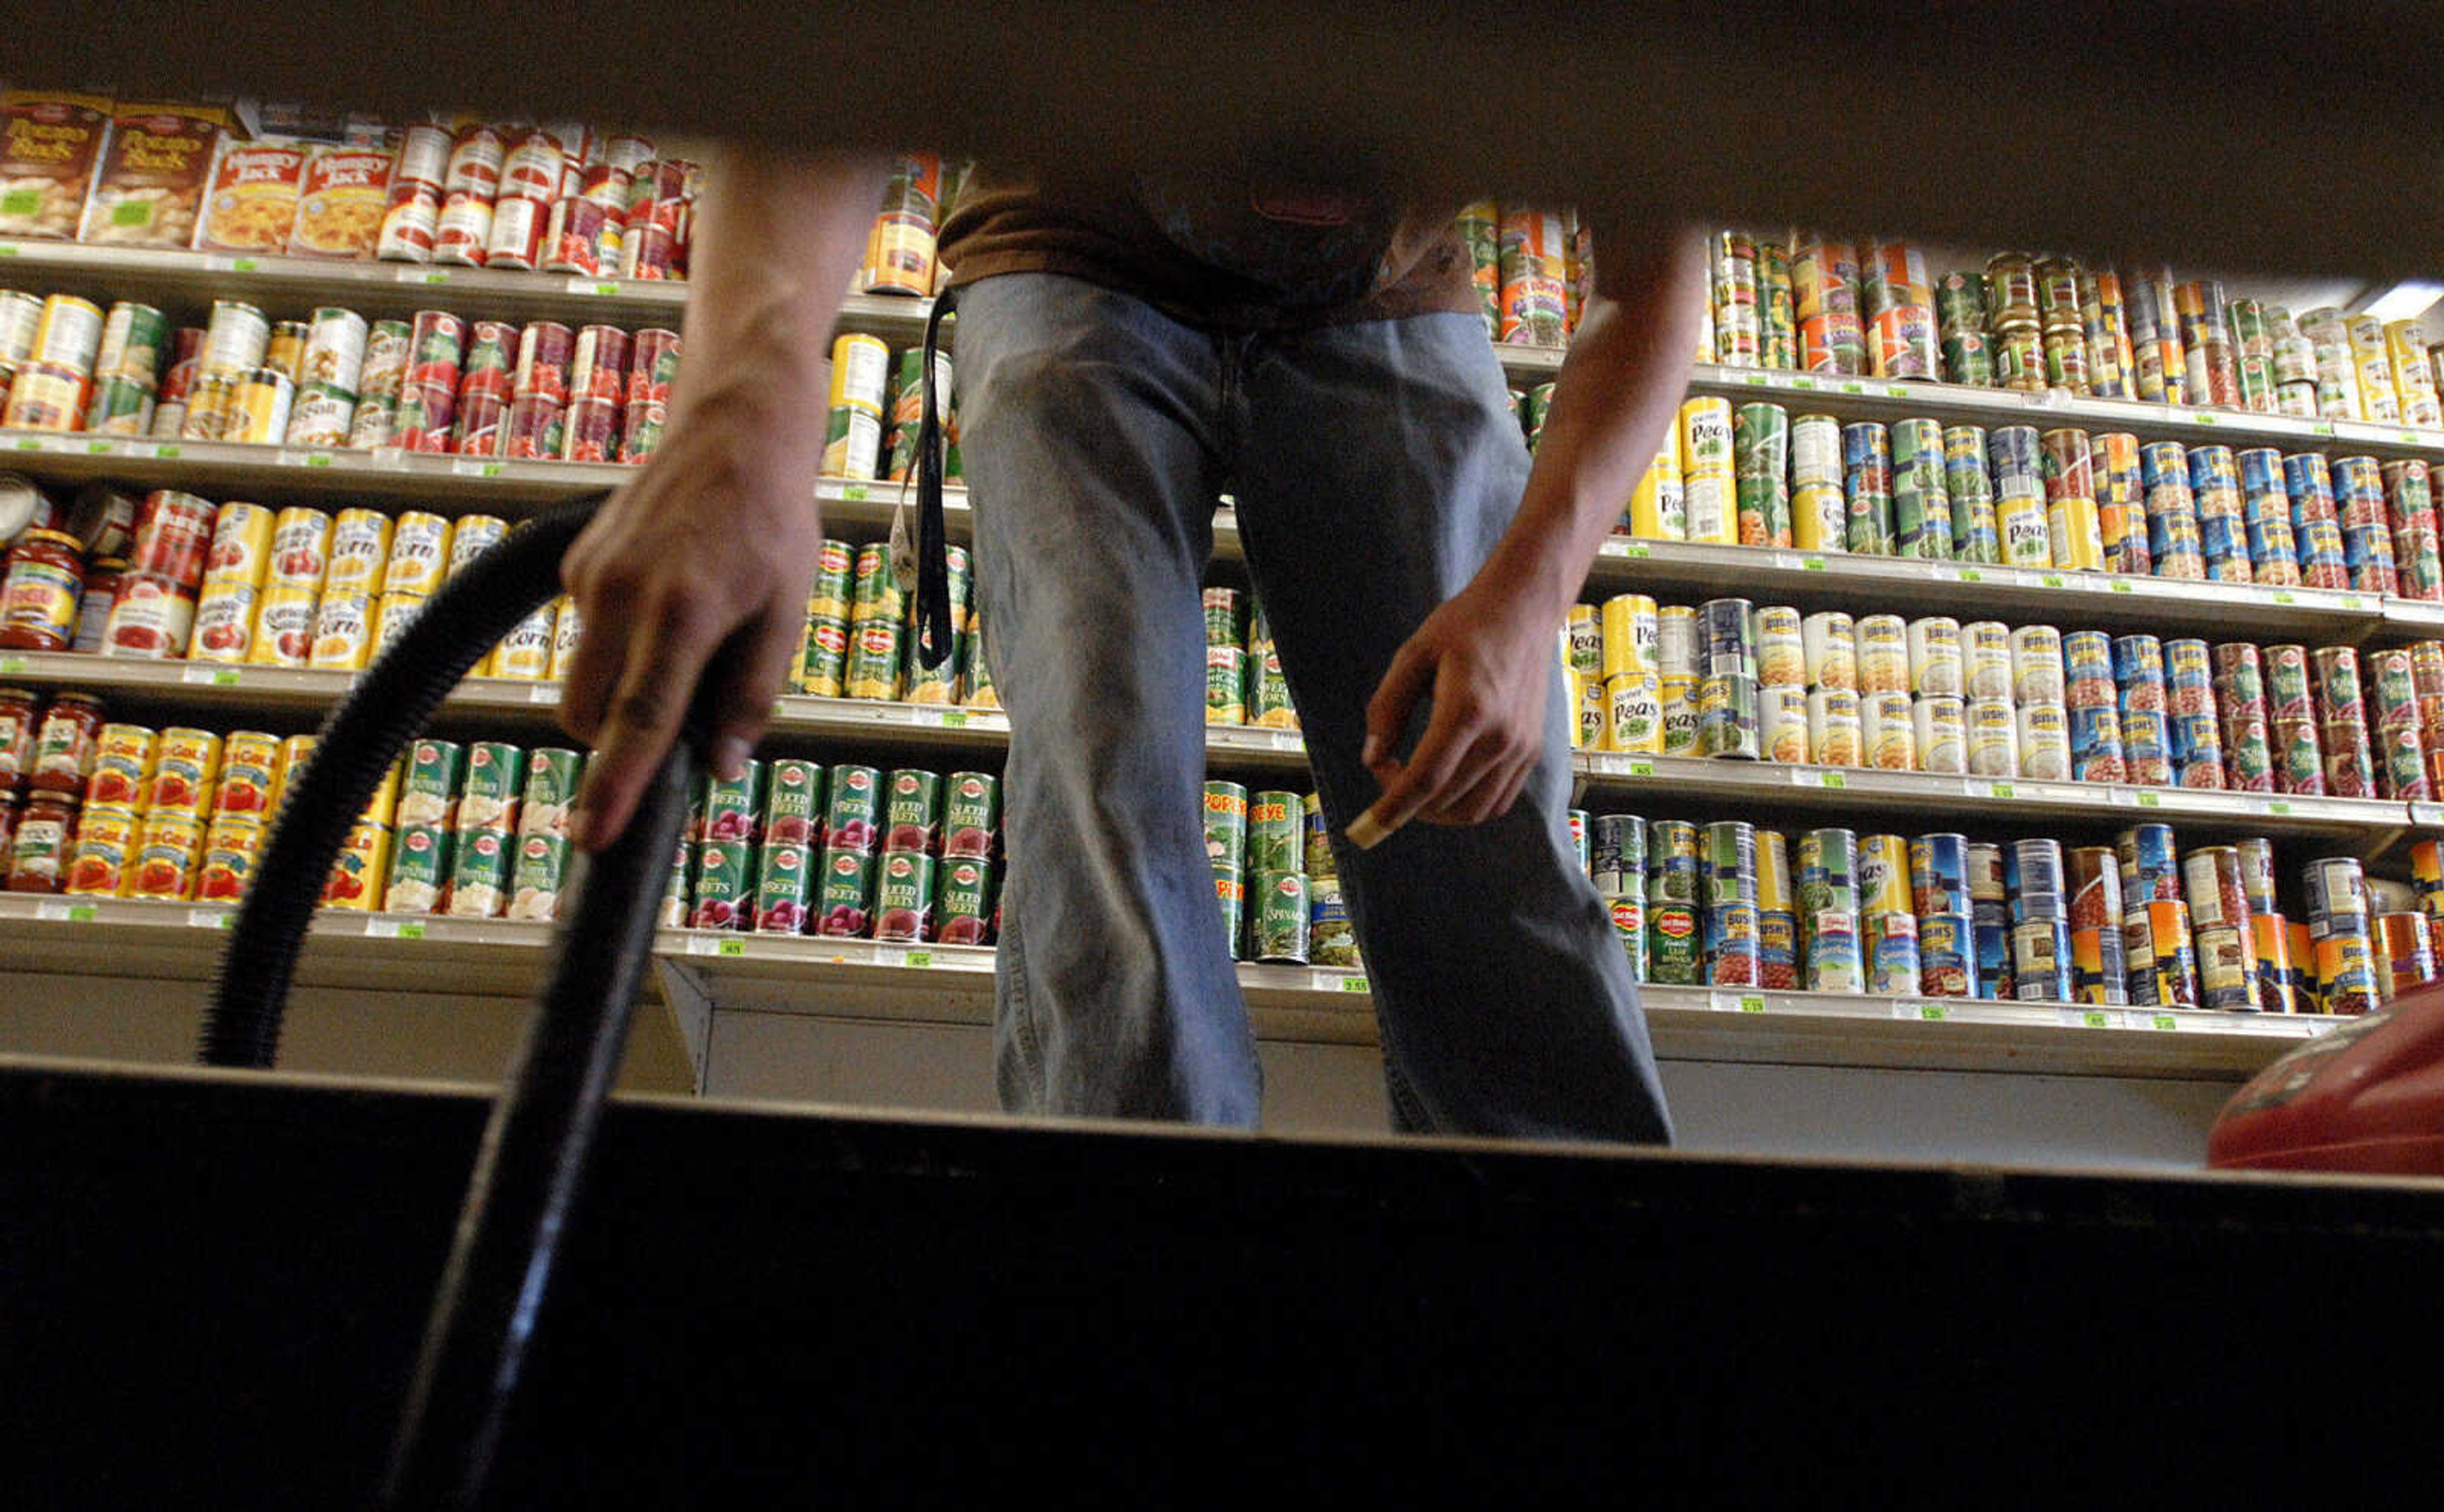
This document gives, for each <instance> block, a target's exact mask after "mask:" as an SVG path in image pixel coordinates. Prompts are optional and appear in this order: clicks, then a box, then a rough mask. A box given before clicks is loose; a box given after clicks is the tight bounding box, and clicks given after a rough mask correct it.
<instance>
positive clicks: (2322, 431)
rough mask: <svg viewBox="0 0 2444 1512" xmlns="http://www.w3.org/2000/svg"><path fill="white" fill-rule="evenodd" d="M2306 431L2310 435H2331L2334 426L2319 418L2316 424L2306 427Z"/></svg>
mask: <svg viewBox="0 0 2444 1512" xmlns="http://www.w3.org/2000/svg"><path fill="white" fill-rule="evenodd" d="M2308 433H2309V434H2310V435H2331V434H2333V433H2334V428H2333V427H2332V426H2331V425H2329V424H2326V423H2325V422H2324V421H2322V420H2321V421H2319V422H2318V423H2317V424H2315V425H2312V426H2310V427H2308Z"/></svg>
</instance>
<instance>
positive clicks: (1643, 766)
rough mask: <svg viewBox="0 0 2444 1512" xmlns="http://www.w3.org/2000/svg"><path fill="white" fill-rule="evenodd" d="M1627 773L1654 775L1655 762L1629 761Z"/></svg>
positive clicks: (1644, 775)
mask: <svg viewBox="0 0 2444 1512" xmlns="http://www.w3.org/2000/svg"><path fill="white" fill-rule="evenodd" d="M1629 775H1630V776H1632V777H1652V776H1654V775H1655V764H1654V763H1653V762H1639V761H1634V762H1631V763H1630V764H1629Z"/></svg>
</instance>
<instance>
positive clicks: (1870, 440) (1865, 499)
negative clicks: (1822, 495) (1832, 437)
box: [1842, 420, 1893, 557]
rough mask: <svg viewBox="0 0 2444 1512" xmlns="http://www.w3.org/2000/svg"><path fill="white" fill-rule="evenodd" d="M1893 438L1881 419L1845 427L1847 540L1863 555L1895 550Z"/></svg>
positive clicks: (1884, 553) (1886, 552)
mask: <svg viewBox="0 0 2444 1512" xmlns="http://www.w3.org/2000/svg"><path fill="white" fill-rule="evenodd" d="M1892 448H1893V442H1892V433H1891V432H1890V431H1888V430H1887V429H1886V428H1885V427H1884V424H1883V422H1881V421H1880V420H1861V421H1860V422H1858V423H1856V424H1852V425H1845V426H1843V427H1842V501H1843V504H1844V506H1845V507H1846V510H1847V514H1846V517H1845V520H1844V524H1843V532H1842V535H1843V541H1844V543H1845V544H1846V545H1847V547H1848V549H1849V550H1852V551H1855V552H1858V553H1860V554H1861V555H1863V556H1876V557H1888V556H1891V555H1892V554H1893V450H1892Z"/></svg>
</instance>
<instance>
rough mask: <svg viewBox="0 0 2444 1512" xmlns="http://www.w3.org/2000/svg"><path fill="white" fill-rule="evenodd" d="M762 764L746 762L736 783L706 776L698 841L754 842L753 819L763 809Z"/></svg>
mask: <svg viewBox="0 0 2444 1512" xmlns="http://www.w3.org/2000/svg"><path fill="white" fill-rule="evenodd" d="M763 793H764V764H763V763H762V762H759V761H752V760H750V761H749V762H748V763H747V764H746V770H745V771H743V772H741V773H740V774H739V776H738V778H737V779H736V780H735V781H725V780H724V779H722V778H719V777H710V776H709V777H707V778H706V779H705V782H704V793H703V798H702V805H703V808H704V823H703V825H702V826H701V827H700V828H699V829H698V830H697V832H696V834H697V839H702V840H705V841H707V842H712V841H722V842H726V843H727V842H736V843H742V844H744V843H749V842H751V841H753V839H755V816H756V814H757V813H758V812H759V811H760V810H761V809H762V807H763V803H762V798H763Z"/></svg>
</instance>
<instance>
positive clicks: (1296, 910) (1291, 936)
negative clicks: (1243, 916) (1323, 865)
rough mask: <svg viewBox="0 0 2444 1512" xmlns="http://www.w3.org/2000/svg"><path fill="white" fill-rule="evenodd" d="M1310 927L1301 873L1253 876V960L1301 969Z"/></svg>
mask: <svg viewBox="0 0 2444 1512" xmlns="http://www.w3.org/2000/svg"><path fill="white" fill-rule="evenodd" d="M1312 924H1313V920H1312V918H1311V917H1310V915H1309V913H1308V897H1307V886H1306V876H1305V873H1302V872H1260V873H1258V874H1257V876H1256V913H1255V917H1254V919H1253V920H1252V921H1251V935H1250V944H1251V945H1252V946H1253V947H1254V952H1253V953H1254V955H1255V957H1256V959H1257V960H1259V961H1287V962H1290V963H1293V964H1295V965H1299V966H1305V964H1306V955H1307V939H1308V931H1309V930H1310V928H1311V927H1312Z"/></svg>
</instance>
